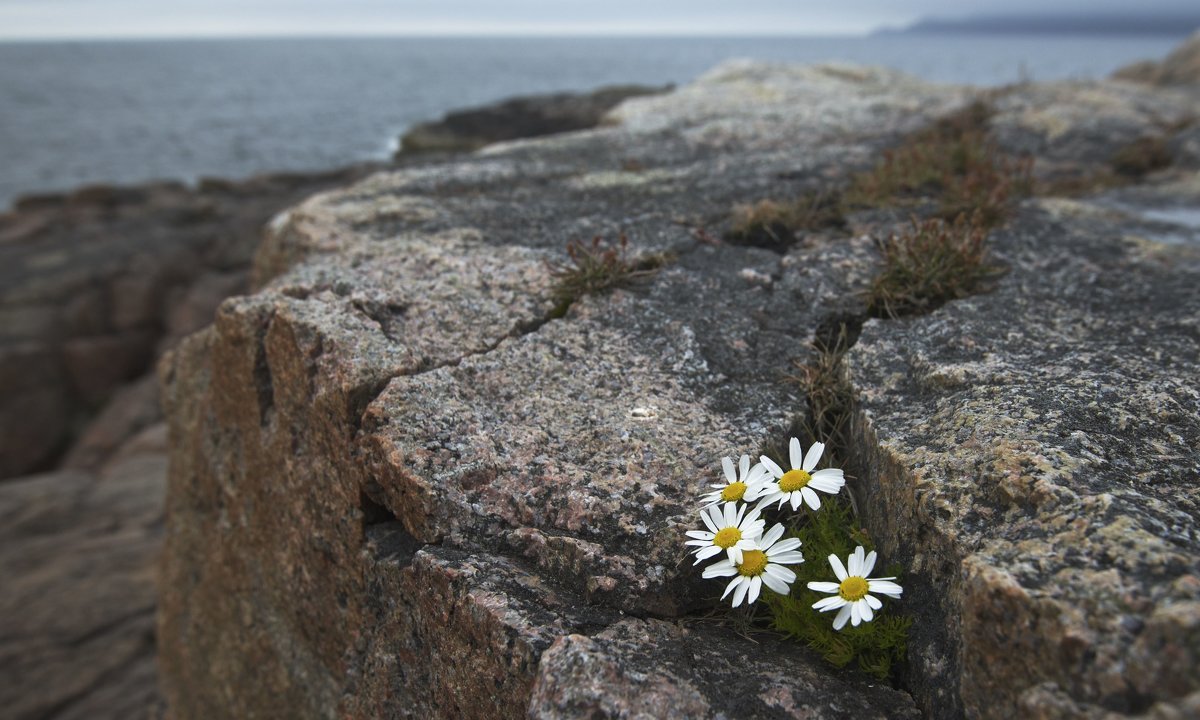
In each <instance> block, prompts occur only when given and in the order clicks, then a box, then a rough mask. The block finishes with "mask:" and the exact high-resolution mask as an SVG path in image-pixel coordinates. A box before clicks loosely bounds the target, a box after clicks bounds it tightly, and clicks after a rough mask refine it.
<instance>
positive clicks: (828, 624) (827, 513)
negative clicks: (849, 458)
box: [764, 497, 912, 679]
mask: <svg viewBox="0 0 1200 720" xmlns="http://www.w3.org/2000/svg"><path fill="white" fill-rule="evenodd" d="M802 517H803V520H802V522H801V524H799V525H798V526H796V527H793V528H792V533H791V534H792V536H794V537H797V538H799V539H800V541H801V543H802V545H801V550H802V551H803V552H804V556H805V559H806V561H805V562H804V563H802V564H800V565H796V566H792V569H793V570H795V572H796V582H795V584H794V585H793V586H792V592H791V594H790V595H787V596H783V595H776V594H775V593H765V594H764V598H765V602H766V604H767V607H768V608H770V611H771V615H772V621H771V622H772V625H773V627H774V628H775V629H776V630H779V631H781V632H783V633H786V634H787V635H790V636H791V637H794V638H796V639H797V640H799V641H801V642H803V643H805V644H806V645H808V646H809V647H810V648H812V649H813V650H815V651H816V652H818V653H820V654H821V656H822V657H824V658H825V660H826V661H828V662H830V663H831V664H833V665H835V666H837V667H845V666H846V665H848V664H850V663H851V662H856V663H857V666H858V668H859V669H860V670H862V671H863V672H866V673H869V674H871V675H874V676H875V677H878V678H880V679H887V678H888V677H889V676H890V675H891V673H892V670H893V668H895V667H896V666H897V665H898V664H899V663H902V662H903V661H904V657H905V653H906V651H907V645H908V629H909V626H910V625H911V624H912V620H911V619H910V618H907V617H904V616H902V615H898V614H896V613H895V612H894V610H893V609H892V608H891V607H889V606H890V605H891V603H892V601H890V600H889V599H886V598H885V599H884V603H885V606H884V609H883V610H882V611H880V613H879V615H878V616H877V617H876V618H875V619H874V620H873V621H871V622H869V623H863V624H862V625H859V626H858V627H851V626H847V627H845V628H842V630H840V631H839V630H834V629H833V613H820V612H817V611H816V610H814V609H813V608H812V605H813V603H815V602H816V601H818V600H820V599H822V598H824V597H828V596H827V595H825V594H824V593H817V592H814V591H812V590H809V589H808V583H809V582H814V581H830V580H833V577H834V576H833V570H832V569H831V568H830V566H829V561H828V559H827V558H828V557H829V556H830V555H837V556H838V557H840V558H842V560H843V562H844V561H845V558H846V556H847V555H849V554H850V553H851V552H852V551H853V550H854V548H855V546H857V545H862V546H863V547H864V548H866V549H867V550H872V549H873V545H872V543H871V538H870V537H869V536H868V535H867V534H866V531H865V530H863V529H861V528H859V527H857V526H856V524H855V523H854V521H853V516H852V514H851V512H850V508H849V507H848V506H847V505H846V504H845V503H844V502H842V501H840V500H839V499H838V498H836V497H835V498H829V499H827V500H824V501H823V502H822V505H821V510H820V511H818V512H815V513H805V514H804V515H803V516H802ZM886 574H887V575H891V576H898V575H899V568H896V567H889V568H888V569H887V573H886Z"/></svg>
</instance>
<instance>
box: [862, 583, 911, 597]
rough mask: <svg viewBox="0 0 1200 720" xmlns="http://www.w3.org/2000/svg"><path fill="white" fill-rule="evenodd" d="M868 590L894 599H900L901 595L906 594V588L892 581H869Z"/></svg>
mask: <svg viewBox="0 0 1200 720" xmlns="http://www.w3.org/2000/svg"><path fill="white" fill-rule="evenodd" d="M867 589H868V590H870V591H871V592H873V593H879V594H880V595H888V596H890V597H894V598H898V597H900V594H901V593H903V592H904V588H902V587H900V586H899V585H897V584H896V583H894V582H891V581H890V580H867Z"/></svg>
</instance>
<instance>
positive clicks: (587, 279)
mask: <svg viewBox="0 0 1200 720" xmlns="http://www.w3.org/2000/svg"><path fill="white" fill-rule="evenodd" d="M567 258H568V261H567V262H564V263H547V265H548V266H549V268H550V274H551V276H552V277H553V278H554V288H553V290H552V294H553V298H554V301H555V303H556V306H555V309H554V310H553V311H552V312H551V317H556V318H557V317H562V316H563V315H565V314H566V312H567V309H568V308H570V306H571V303H573V302H575V301H576V300H578V299H579V298H581V297H583V296H584V295H587V294H590V293H598V292H603V291H606V290H609V289H612V288H615V287H619V286H623V285H628V284H630V283H632V282H634V281H636V280H639V279H643V278H647V277H650V276H651V275H653V274H654V273H656V272H657V271H658V269H659V268H661V267H662V266H663V265H665V264H666V263H667V262H668V261H669V260H670V258H669V257H668V256H667V255H666V254H664V253H650V254H645V255H641V256H637V257H631V254H630V249H629V238H628V237H626V235H625V233H621V235H620V237H619V239H618V241H617V242H616V243H615V244H611V243H608V242H606V241H605V240H604V239H603V238H602V237H600V236H596V237H594V238H592V240H591V241H590V242H584V241H582V240H572V241H571V242H569V243H567Z"/></svg>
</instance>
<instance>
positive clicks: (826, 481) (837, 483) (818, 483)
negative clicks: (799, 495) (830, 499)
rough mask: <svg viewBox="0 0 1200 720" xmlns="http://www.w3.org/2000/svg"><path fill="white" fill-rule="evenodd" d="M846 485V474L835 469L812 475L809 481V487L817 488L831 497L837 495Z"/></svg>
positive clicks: (819, 471) (827, 469) (820, 471)
mask: <svg viewBox="0 0 1200 720" xmlns="http://www.w3.org/2000/svg"><path fill="white" fill-rule="evenodd" d="M845 484H846V476H845V474H843V473H842V471H841V470H834V469H833V468H826V469H824V470H818V471H816V472H815V473H813V474H812V478H811V479H809V481H808V486H809V487H811V488H816V489H817V490H820V491H821V492H823V493H828V494H830V495H832V494H834V493H836V492H837V491H838V490H841V489H842V486H844V485H845Z"/></svg>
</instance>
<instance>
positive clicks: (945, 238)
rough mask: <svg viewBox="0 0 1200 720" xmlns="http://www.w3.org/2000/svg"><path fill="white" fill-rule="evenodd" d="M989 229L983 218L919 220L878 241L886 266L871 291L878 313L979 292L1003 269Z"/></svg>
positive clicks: (929, 306)
mask: <svg viewBox="0 0 1200 720" xmlns="http://www.w3.org/2000/svg"><path fill="white" fill-rule="evenodd" d="M986 239H987V229H986V227H985V226H984V225H983V223H982V221H981V220H979V219H978V217H973V218H972V219H970V220H968V219H967V218H966V216H964V215H960V216H959V217H958V218H957V219H956V220H955V221H954V222H946V221H944V220H941V219H937V218H934V219H931V220H925V221H923V222H918V221H917V220H916V219H915V218H914V219H913V220H912V227H911V228H910V229H909V230H908V231H906V232H904V233H901V234H900V235H892V236H891V237H890V238H888V239H887V240H885V241H883V242H881V243H880V244H879V249H880V251H881V252H882V253H883V269H882V270H881V271H880V272H879V274H878V275H876V276H875V279H874V281H873V282H872V283H871V288H870V290H869V291H868V296H867V307H868V310H869V312H870V313H871V314H872V315H874V316H876V317H893V318H894V317H899V316H901V315H908V314H914V313H921V312H928V311H930V310H933V309H935V308H936V307H938V306H940V305H942V304H943V303H945V302H946V301H948V300H955V299H958V298H963V297H967V296H968V295H970V294H972V293H974V292H977V291H978V290H979V289H980V288H981V287H982V286H983V284H984V283H986V282H987V281H988V280H989V279H991V278H994V277H996V276H997V275H999V274H1000V272H1001V268H1000V266H998V265H996V264H995V263H993V262H992V261H991V260H990V259H989V255H988V251H987V246H986V244H985V241H986Z"/></svg>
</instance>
